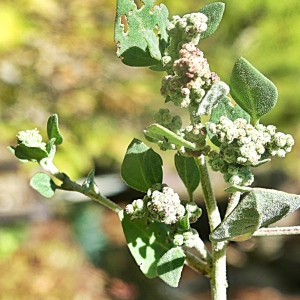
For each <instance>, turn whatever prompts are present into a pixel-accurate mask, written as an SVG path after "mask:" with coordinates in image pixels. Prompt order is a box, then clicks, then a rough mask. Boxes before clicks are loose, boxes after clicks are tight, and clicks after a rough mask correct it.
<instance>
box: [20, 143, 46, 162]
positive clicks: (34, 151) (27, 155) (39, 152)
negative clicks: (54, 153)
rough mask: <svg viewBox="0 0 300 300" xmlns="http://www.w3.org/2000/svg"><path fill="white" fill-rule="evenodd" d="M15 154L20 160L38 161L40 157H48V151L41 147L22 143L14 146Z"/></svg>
mask: <svg viewBox="0 0 300 300" xmlns="http://www.w3.org/2000/svg"><path fill="white" fill-rule="evenodd" d="M15 156H16V157H17V158H19V159H22V160H24V159H26V160H36V161H40V160H41V159H43V158H46V157H48V152H47V151H46V150H44V149H42V148H38V147H27V146H26V145H24V144H19V145H18V146H17V147H16V148H15Z"/></svg>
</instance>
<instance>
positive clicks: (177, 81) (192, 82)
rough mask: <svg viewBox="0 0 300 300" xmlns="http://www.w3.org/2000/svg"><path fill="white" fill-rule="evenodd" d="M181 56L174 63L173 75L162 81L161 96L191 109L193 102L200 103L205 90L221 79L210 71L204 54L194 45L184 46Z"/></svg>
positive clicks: (180, 52)
mask: <svg viewBox="0 0 300 300" xmlns="http://www.w3.org/2000/svg"><path fill="white" fill-rule="evenodd" d="M179 55H180V57H179V59H177V60H175V61H174V63H173V74H170V75H167V76H165V77H164V78H163V79H162V86H161V94H162V95H163V96H164V97H165V98H166V102H168V101H172V102H173V103H174V105H176V106H180V107H189V105H190V104H191V102H192V101H195V103H200V102H201V100H202V98H203V96H204V95H205V90H207V89H208V88H209V87H210V86H211V85H212V84H213V83H214V82H217V81H219V80H220V78H219V77H218V75H216V73H214V72H211V71H210V68H209V64H208V62H207V59H206V58H204V56H203V52H202V51H200V50H199V49H198V48H197V47H196V46H195V45H194V44H192V43H186V44H183V45H182V49H181V50H180V51H179Z"/></svg>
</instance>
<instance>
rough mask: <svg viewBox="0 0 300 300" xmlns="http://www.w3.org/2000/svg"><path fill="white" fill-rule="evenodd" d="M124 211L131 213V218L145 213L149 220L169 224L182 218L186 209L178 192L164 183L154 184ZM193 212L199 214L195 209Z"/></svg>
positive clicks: (142, 215)
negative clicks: (142, 196)
mask: <svg viewBox="0 0 300 300" xmlns="http://www.w3.org/2000/svg"><path fill="white" fill-rule="evenodd" d="M191 210H192V208H191ZM125 212H126V213H127V214H129V215H131V218H132V219H138V218H142V217H144V216H145V215H146V214H147V216H148V217H149V219H150V220H155V221H159V222H162V223H164V224H167V225H170V224H175V223H177V222H178V221H179V220H180V219H182V218H183V217H184V215H185V213H186V209H185V207H184V205H182V204H181V200H180V198H179V196H178V194H177V193H175V192H174V190H173V189H172V188H170V187H168V186H167V185H166V184H156V185H154V186H153V188H151V189H149V190H148V192H147V195H146V196H145V197H144V198H143V199H138V200H134V201H133V202H132V203H131V204H128V205H127V206H126V208H125ZM193 213H194V215H199V212H198V211H197V210H196V209H194V212H193ZM194 215H193V216H194ZM199 216H200V215H199ZM194 217H195V216H194Z"/></svg>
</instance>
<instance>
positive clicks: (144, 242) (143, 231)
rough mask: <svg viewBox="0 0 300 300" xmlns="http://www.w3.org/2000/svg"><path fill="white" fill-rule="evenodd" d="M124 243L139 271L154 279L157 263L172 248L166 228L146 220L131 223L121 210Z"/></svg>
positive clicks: (136, 220)
mask: <svg viewBox="0 0 300 300" xmlns="http://www.w3.org/2000/svg"><path fill="white" fill-rule="evenodd" d="M119 218H120V220H121V223H122V227H123V231H124V234H125V238H126V242H127V245H128V247H129V250H130V252H131V254H132V256H133V257H134V259H135V261H136V263H137V264H138V266H139V267H140V269H141V271H142V272H143V273H144V274H145V275H146V276H147V277H149V278H153V277H156V276H157V275H158V274H157V263H158V261H159V260H160V258H161V257H162V256H163V255H164V254H165V253H166V252H167V251H168V250H169V249H171V248H172V247H173V244H172V243H171V242H170V241H168V228H167V227H166V226H165V225H164V224H162V223H159V222H150V223H149V224H148V222H147V218H146V217H145V218H142V219H135V220H132V221H131V218H130V216H129V215H127V214H126V213H125V212H124V211H123V210H122V211H120V212H119Z"/></svg>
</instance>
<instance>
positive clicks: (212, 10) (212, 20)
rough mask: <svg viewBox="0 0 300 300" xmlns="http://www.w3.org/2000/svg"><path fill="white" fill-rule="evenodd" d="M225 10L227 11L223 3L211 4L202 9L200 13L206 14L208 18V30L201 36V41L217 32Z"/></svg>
mask: <svg viewBox="0 0 300 300" xmlns="http://www.w3.org/2000/svg"><path fill="white" fill-rule="evenodd" d="M224 10H225V3H223V2H215V3H211V4H208V5H206V6H204V7H203V8H201V9H200V11H199V12H201V13H203V14H205V15H206V16H207V18H208V21H207V29H206V31H204V32H203V33H202V34H201V36H200V39H201V40H204V39H206V38H207V37H209V36H210V35H212V34H213V33H214V32H215V31H216V30H217V28H218V26H219V24H220V22H221V20H222V17H223V13H224Z"/></svg>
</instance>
